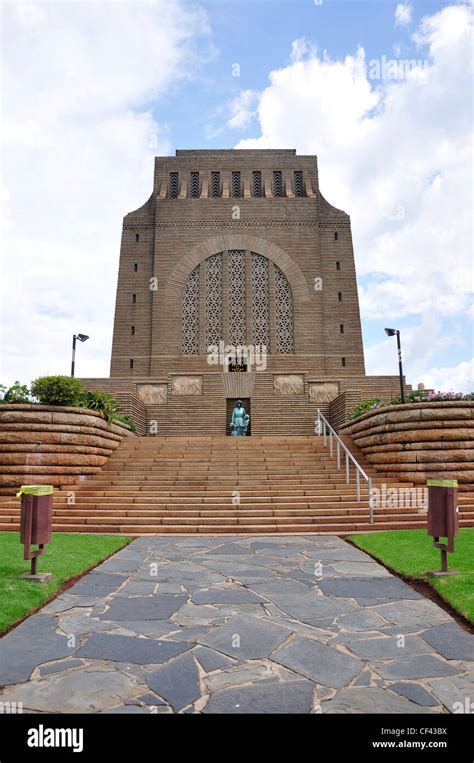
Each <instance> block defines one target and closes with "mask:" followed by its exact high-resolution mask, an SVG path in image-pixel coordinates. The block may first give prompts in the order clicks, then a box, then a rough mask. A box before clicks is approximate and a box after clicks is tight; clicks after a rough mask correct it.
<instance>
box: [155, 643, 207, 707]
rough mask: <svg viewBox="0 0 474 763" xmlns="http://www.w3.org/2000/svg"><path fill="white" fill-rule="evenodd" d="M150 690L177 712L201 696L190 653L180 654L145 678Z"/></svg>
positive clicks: (196, 672)
mask: <svg viewBox="0 0 474 763" xmlns="http://www.w3.org/2000/svg"><path fill="white" fill-rule="evenodd" d="M147 683H148V686H149V687H150V689H152V690H153V691H155V692H156V693H157V694H159V696H160V697H163V699H165V700H166V701H167V702H169V704H170V705H172V707H173V709H174V710H175V711H176V712H178V711H179V710H182V709H183V707H186V705H189V704H191V703H192V702H194V701H195V700H196V699H198V697H200V696H201V688H200V684H199V672H198V669H197V667H196V663H195V662H194V659H193V657H192V654H191V652H188V653H187V654H182V655H180V656H179V657H176V658H175V659H173V660H170V661H169V662H167V663H166V665H163V666H162V667H159V668H157V670H154V671H153V672H152V673H150V674H149V675H148V676H147Z"/></svg>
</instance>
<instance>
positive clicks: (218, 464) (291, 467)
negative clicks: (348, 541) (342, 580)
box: [0, 436, 474, 535]
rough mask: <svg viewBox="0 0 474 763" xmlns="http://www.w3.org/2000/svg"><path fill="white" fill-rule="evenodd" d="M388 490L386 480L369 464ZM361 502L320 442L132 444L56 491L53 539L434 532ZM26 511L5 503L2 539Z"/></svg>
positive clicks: (468, 515) (416, 515) (464, 496)
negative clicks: (74, 535)
mask: <svg viewBox="0 0 474 763" xmlns="http://www.w3.org/2000/svg"><path fill="white" fill-rule="evenodd" d="M361 466H362V467H363V468H364V469H366V471H368V472H369V473H371V476H372V477H373V484H374V486H376V487H381V485H382V483H384V482H385V484H386V486H387V487H394V486H397V485H398V486H399V487H405V488H408V487H411V486H412V485H411V484H410V483H397V482H394V481H393V480H384V478H383V475H380V474H378V475H375V473H374V472H373V471H371V470H370V468H368V467H367V464H365V463H361ZM459 498H460V525H461V526H464V527H468V526H471V527H472V526H474V494H473V493H468V492H466V493H460V494H459ZM374 513H375V522H374V524H369V502H368V490H367V485H366V483H365V481H361V500H360V502H358V501H357V497H356V488H355V481H354V472H353V470H352V478H351V482H350V484H349V485H347V484H346V482H345V473H344V471H343V470H341V471H338V470H337V465H336V458H335V457H332V456H330V454H329V449H328V448H325V447H324V445H323V440H322V437H317V436H296V437H295V436H293V437H286V436H255V437H254V436H252V437H248V438H236V437H224V436H206V437H175V436H172V437H146V438H126V439H125V440H124V441H123V442H122V443H121V445H120V446H119V447H118V448H117V450H116V451H115V452H114V454H113V455H112V456H111V457H110V459H109V461H108V463H107V465H106V466H105V467H104V469H103V470H102V471H101V473H100V474H97V475H94V476H93V477H90V478H82V479H80V480H79V481H78V482H75V483H71V484H70V485H64V486H63V487H62V488H61V489H60V490H56V491H55V496H54V516H53V530H55V531H63V532H89V533H103V532H106V533H127V534H132V535H144V534H156V533H281V532H284V533H332V534H340V535H343V534H346V533H353V532H366V531H368V530H389V529H394V530H395V529H405V528H407V529H408V528H423V527H426V515H425V514H423V513H420V512H419V511H418V509H417V508H416V507H414V508H412V507H411V506H407V507H403V508H378V507H377V508H376V509H375V512H374ZM19 517H20V502H19V500H17V499H16V498H4V499H3V500H1V501H0V530H18V527H19Z"/></svg>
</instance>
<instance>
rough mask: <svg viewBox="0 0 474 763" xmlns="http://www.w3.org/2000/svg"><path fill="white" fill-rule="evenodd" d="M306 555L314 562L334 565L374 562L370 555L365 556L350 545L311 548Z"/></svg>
mask: <svg viewBox="0 0 474 763" xmlns="http://www.w3.org/2000/svg"><path fill="white" fill-rule="evenodd" d="M305 554H306V556H309V557H311V559H313V560H317V561H319V560H320V561H322V562H323V561H325V562H327V563H328V564H332V562H373V559H371V557H370V556H368V554H364V552H363V551H359V550H358V549H356V548H353V547H351V546H349V545H348V544H343V545H342V546H338V547H336V548H333V547H331V546H329V547H324V546H321V547H319V548H309V549H308V550H306V549H305ZM308 564H309V563H308ZM308 564H306V565H305V567H304V569H305V570H306V569H308Z"/></svg>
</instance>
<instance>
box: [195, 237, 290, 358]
mask: <svg viewBox="0 0 474 763" xmlns="http://www.w3.org/2000/svg"><path fill="white" fill-rule="evenodd" d="M272 267H273V268H274V274H275V303H276V306H275V312H274V314H273V313H272V315H271V316H270V297H269V276H270V261H269V260H268V258H267V257H263V256H262V255H260V254H255V253H254V252H252V254H251V293H249V290H248V289H247V273H246V252H245V251H244V250H243V249H235V250H231V251H229V257H228V283H229V302H228V305H229V306H228V318H229V336H228V337H224V329H223V327H224V298H223V285H224V281H223V270H224V259H223V253H222V252H220V253H219V254H214V255H212V256H211V257H208V258H207V259H206V260H205V262H204V270H205V286H206V288H205V293H206V296H205V300H206V306H205V307H206V309H205V321H206V327H205V340H206V347H209V346H210V345H218V344H219V342H220V341H221V340H225V341H229V342H230V343H231V344H233V345H235V346H238V345H244V344H247V343H248V342H253V344H255V345H265V346H266V348H267V351H268V352H270V323H271V321H273V322H274V324H275V334H276V347H275V348H274V352H277V353H284V354H290V353H294V352H295V342H294V326H293V324H294V315H293V295H292V291H291V287H290V284H289V283H288V280H287V278H286V276H285V274H284V273H283V272H282V271H281V270H280V268H278V267H277V266H276V265H273V264H272ZM199 274H200V269H199V266H198V267H197V268H195V269H194V270H193V272H192V273H191V275H190V276H189V279H188V282H187V284H186V286H185V288H184V291H183V326H182V341H181V352H182V353H183V355H196V354H198V353H199V315H200V308H199V281H200V276H199ZM247 303H248V307H249V308H251V321H252V325H251V326H248V325H247Z"/></svg>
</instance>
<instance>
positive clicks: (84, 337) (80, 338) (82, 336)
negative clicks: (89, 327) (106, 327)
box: [77, 334, 89, 342]
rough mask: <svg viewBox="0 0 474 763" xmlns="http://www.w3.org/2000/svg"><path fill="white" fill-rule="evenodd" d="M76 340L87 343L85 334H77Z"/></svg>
mask: <svg viewBox="0 0 474 763" xmlns="http://www.w3.org/2000/svg"><path fill="white" fill-rule="evenodd" d="M77 338H78V339H79V341H80V342H87V340H88V339H89V337H88V336H87V334H77Z"/></svg>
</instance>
